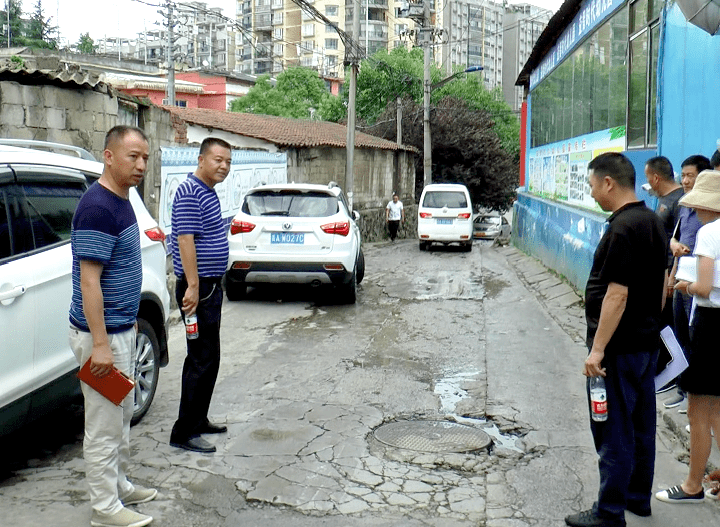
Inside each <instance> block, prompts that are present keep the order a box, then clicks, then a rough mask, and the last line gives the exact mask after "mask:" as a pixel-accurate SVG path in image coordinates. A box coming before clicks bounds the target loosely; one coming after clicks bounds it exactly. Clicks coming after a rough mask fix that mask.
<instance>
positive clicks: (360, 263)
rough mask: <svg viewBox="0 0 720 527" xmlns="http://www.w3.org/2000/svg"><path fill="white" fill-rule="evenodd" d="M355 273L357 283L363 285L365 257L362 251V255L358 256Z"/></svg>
mask: <svg viewBox="0 0 720 527" xmlns="http://www.w3.org/2000/svg"><path fill="white" fill-rule="evenodd" d="M355 273H356V274H357V283H358V284H359V283H362V281H363V278H365V255H364V254H363V252H362V249H360V254H359V255H358V260H357V263H356V264H355Z"/></svg>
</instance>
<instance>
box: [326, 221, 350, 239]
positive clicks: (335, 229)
mask: <svg viewBox="0 0 720 527" xmlns="http://www.w3.org/2000/svg"><path fill="white" fill-rule="evenodd" d="M320 228H321V229H322V230H323V232H326V233H328V234H339V235H340V236H347V235H348V234H350V222H348V221H338V222H336V223H328V224H326V225H321V226H320Z"/></svg>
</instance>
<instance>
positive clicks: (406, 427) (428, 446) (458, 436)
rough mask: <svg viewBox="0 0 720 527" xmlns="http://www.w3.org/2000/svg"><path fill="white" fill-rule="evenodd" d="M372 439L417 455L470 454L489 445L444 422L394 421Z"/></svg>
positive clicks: (472, 431)
mask: <svg viewBox="0 0 720 527" xmlns="http://www.w3.org/2000/svg"><path fill="white" fill-rule="evenodd" d="M373 435H374V436H375V439H377V440H378V441H380V442H381V443H384V444H386V445H389V446H393V447H396V448H404V449H406V450H416V451H419V452H457V453H460V452H472V451H474V450H481V449H484V448H487V447H489V446H490V444H491V443H492V439H490V436H489V435H488V434H486V433H485V432H483V431H482V430H478V429H477V428H473V427H471V426H466V425H461V424H458V423H450V422H448V421H396V422H393V423H387V424H384V425H382V426H380V427H379V428H377V429H376V430H375V432H374V434H373Z"/></svg>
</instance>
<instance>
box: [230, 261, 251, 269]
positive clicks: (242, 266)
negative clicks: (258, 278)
mask: <svg viewBox="0 0 720 527" xmlns="http://www.w3.org/2000/svg"><path fill="white" fill-rule="evenodd" d="M231 267H232V268H233V269H243V270H248V269H250V262H233V264H232V266H231Z"/></svg>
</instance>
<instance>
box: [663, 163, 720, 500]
mask: <svg viewBox="0 0 720 527" xmlns="http://www.w3.org/2000/svg"><path fill="white" fill-rule="evenodd" d="M680 205H682V206H685V207H692V208H693V209H695V211H696V213H697V217H698V219H699V220H700V223H702V224H703V226H702V227H700V229H699V230H698V232H697V238H696V241H695V250H694V251H693V254H694V255H695V259H696V263H695V268H696V278H695V281H692V282H690V281H686V280H680V281H679V282H678V283H677V284H676V285H675V289H677V290H678V291H681V292H683V293H685V294H688V295H692V297H693V310H692V314H691V320H690V357H689V359H688V363H689V365H688V368H687V370H685V371H684V372H683V373H682V375H681V376H680V387H681V388H682V389H683V390H684V391H685V392H686V393H687V394H688V419H689V420H690V470H689V472H688V476H687V478H685V481H683V482H682V484H680V485H676V486H674V487H670V488H669V489H665V490H661V491H660V492H658V493H657V494H655V497H656V498H657V499H659V500H660V501H665V502H668V503H683V504H687V503H702V502H703V501H704V498H705V492H704V491H703V485H702V482H703V476H704V475H705V468H706V465H707V460H708V457H709V456H710V450H711V449H712V430H715V436H716V439H717V441H718V447H720V382H718V373H720V353H718V330H717V328H718V327H720V287H718V285H719V284H720V282H718V280H717V279H716V278H715V269H716V268H717V263H718V262H719V261H720V172H719V171H717V170H705V171H703V172H701V173H700V174H699V175H698V177H697V179H696V180H695V186H694V187H693V189H692V190H691V191H690V192H688V193H687V194H685V196H683V197H682V198H681V199H680Z"/></svg>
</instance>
